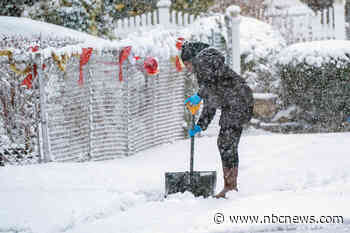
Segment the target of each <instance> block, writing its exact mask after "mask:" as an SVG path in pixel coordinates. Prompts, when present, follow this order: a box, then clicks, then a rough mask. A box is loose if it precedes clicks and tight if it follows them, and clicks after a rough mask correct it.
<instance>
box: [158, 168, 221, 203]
mask: <svg viewBox="0 0 350 233" xmlns="http://www.w3.org/2000/svg"><path fill="white" fill-rule="evenodd" d="M191 179H192V182H191ZM215 188H216V171H194V172H193V173H192V175H191V173H190V172H188V171H187V172H166V173H165V197H167V196H168V195H169V194H173V193H178V192H180V193H183V192H185V191H189V192H191V193H193V195H194V196H196V197H198V196H203V197H209V196H213V195H214V192H215Z"/></svg>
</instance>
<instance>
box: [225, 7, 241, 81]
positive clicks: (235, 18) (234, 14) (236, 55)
mask: <svg viewBox="0 0 350 233" xmlns="http://www.w3.org/2000/svg"><path fill="white" fill-rule="evenodd" d="M240 12H241V9H240V8H239V7H238V6H230V7H229V8H227V10H226V14H227V15H228V16H229V17H231V22H232V42H231V43H232V68H233V70H234V71H236V72H237V73H238V74H240V73H241V53H240V30H239V27H240V23H241V17H240Z"/></svg>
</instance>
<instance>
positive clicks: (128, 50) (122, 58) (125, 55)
mask: <svg viewBox="0 0 350 233" xmlns="http://www.w3.org/2000/svg"><path fill="white" fill-rule="evenodd" d="M130 53H131V46H127V47H124V48H123V49H122V51H121V52H120V54H119V81H123V68H122V65H123V62H124V61H125V60H126V59H127V58H128V57H129V55H130Z"/></svg>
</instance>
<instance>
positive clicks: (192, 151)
mask: <svg viewBox="0 0 350 233" xmlns="http://www.w3.org/2000/svg"><path fill="white" fill-rule="evenodd" d="M194 125H195V115H192V129H194ZM193 158H194V136H193V137H191V158H190V174H191V175H192V174H193Z"/></svg>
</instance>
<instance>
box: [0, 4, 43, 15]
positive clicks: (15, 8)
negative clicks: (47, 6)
mask: <svg viewBox="0 0 350 233" xmlns="http://www.w3.org/2000/svg"><path fill="white" fill-rule="evenodd" d="M38 1H39V0H1V1H0V15H4V16H17V17H19V16H21V14H22V12H23V10H24V8H25V7H27V6H32V5H34V3H35V2H38Z"/></svg>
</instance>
